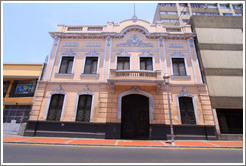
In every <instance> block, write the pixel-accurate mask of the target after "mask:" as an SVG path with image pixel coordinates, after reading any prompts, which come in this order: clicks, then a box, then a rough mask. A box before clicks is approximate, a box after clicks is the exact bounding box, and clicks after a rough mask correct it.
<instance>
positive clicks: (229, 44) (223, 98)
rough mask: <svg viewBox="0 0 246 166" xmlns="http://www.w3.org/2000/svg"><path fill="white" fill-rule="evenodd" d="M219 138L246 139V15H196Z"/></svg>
mask: <svg viewBox="0 0 246 166" xmlns="http://www.w3.org/2000/svg"><path fill="white" fill-rule="evenodd" d="M190 23H191V26H192V29H193V32H194V33H196V35H197V37H196V38H195V43H196V46H197V54H198V59H199V62H200V66H201V73H202V76H203V80H204V83H206V84H207V85H208V90H209V96H210V101H211V105H212V108H213V113H214V119H215V121H216V129H217V133H218V136H219V139H238V140H242V139H243V117H244V116H245V115H244V111H243V92H244V89H243V62H244V58H243V56H244V53H243V45H244V40H243V36H244V34H243V25H245V22H244V21H243V17H237V16H231V17H227V16H220V17H218V16H210V17H206V16H192V17H191V21H190Z"/></svg>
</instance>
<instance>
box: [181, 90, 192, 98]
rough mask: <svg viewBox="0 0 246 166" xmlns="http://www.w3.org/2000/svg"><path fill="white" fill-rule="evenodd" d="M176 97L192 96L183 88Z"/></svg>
mask: <svg viewBox="0 0 246 166" xmlns="http://www.w3.org/2000/svg"><path fill="white" fill-rule="evenodd" d="M178 97H193V95H191V94H190V93H189V92H188V91H187V90H186V89H185V88H183V89H182V91H181V92H180V93H179V94H178Z"/></svg>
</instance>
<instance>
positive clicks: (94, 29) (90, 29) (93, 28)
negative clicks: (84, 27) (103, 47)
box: [88, 27, 103, 31]
mask: <svg viewBox="0 0 246 166" xmlns="http://www.w3.org/2000/svg"><path fill="white" fill-rule="evenodd" d="M102 30H103V28H102V27H88V31H102Z"/></svg>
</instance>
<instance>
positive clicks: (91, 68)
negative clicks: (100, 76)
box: [84, 57, 98, 74]
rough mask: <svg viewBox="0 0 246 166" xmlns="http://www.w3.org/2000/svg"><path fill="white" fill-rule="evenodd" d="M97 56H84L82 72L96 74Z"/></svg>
mask: <svg viewBox="0 0 246 166" xmlns="http://www.w3.org/2000/svg"><path fill="white" fill-rule="evenodd" d="M97 61H98V57H86V61H85V70H84V74H97Z"/></svg>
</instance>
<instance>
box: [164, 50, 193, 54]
mask: <svg viewBox="0 0 246 166" xmlns="http://www.w3.org/2000/svg"><path fill="white" fill-rule="evenodd" d="M166 52H171V53H173V54H180V53H182V52H189V51H188V50H166Z"/></svg>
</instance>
